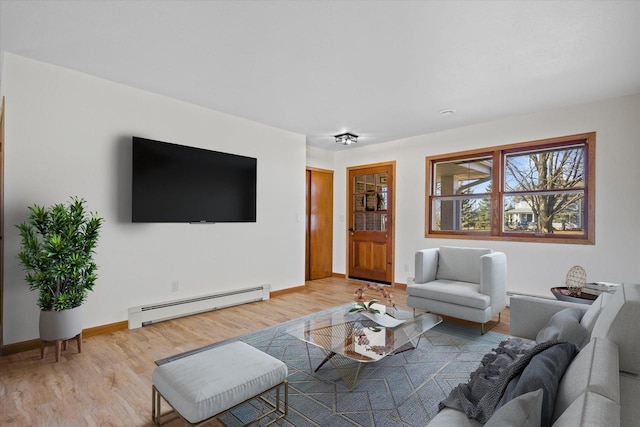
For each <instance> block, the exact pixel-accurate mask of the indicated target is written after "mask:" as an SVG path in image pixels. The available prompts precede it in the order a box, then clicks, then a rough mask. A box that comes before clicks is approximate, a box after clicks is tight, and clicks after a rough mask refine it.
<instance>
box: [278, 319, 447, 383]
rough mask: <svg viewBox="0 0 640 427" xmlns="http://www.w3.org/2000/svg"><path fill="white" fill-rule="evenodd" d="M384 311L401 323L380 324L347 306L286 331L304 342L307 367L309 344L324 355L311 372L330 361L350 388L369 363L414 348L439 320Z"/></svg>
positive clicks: (297, 324)
mask: <svg viewBox="0 0 640 427" xmlns="http://www.w3.org/2000/svg"><path fill="white" fill-rule="evenodd" d="M387 313H388V314H387V316H391V317H393V318H395V319H398V320H401V321H402V323H401V324H399V325H398V326H395V327H392V328H391V327H383V326H380V325H379V324H378V323H377V322H375V321H373V320H371V319H369V318H367V317H365V315H364V314H360V313H349V312H348V308H347V309H344V310H338V311H336V312H334V313H330V314H327V315H323V316H319V317H316V318H313V319H310V320H304V321H300V322H299V323H296V324H294V325H293V326H292V327H290V328H289V329H287V333H288V334H290V335H292V336H294V337H296V338H298V339H300V340H302V341H304V342H305V343H307V356H309V366H311V357H310V355H309V344H311V345H313V346H315V347H318V348H319V349H320V350H322V352H323V353H324V355H325V358H324V360H323V361H322V362H321V363H320V364H319V365H318V366H317V367H316V368H315V370H314V372H316V371H318V369H320V368H321V367H322V366H323V365H324V364H325V363H327V362H331V364H332V365H333V366H334V368H335V369H336V371H337V372H338V373H339V374H340V377H342V379H343V380H344V382H345V384H347V386H348V387H349V388H353V387H354V386H355V384H356V382H357V381H358V378H359V377H360V374H361V373H362V370H363V368H364V367H365V366H366V365H367V364H368V363H373V362H377V361H378V360H380V359H382V358H384V357H386V356H389V355H391V354H396V353H400V352H403V351H406V350H411V349H413V348H415V347H417V346H418V343H419V342H420V337H421V336H422V334H424V333H425V332H427V331H428V330H429V329H431V328H433V327H434V326H436V325H437V324H439V323H440V322H442V318H441V317H440V316H436V315H434V314H429V313H422V314H418V315H416V316H414V315H413V313H410V312H407V311H400V310H388V311H387ZM312 369H313V368H312Z"/></svg>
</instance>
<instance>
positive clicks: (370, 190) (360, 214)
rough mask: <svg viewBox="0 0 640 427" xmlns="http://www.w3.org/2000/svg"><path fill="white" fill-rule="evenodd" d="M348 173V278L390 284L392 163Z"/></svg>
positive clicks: (392, 251)
mask: <svg viewBox="0 0 640 427" xmlns="http://www.w3.org/2000/svg"><path fill="white" fill-rule="evenodd" d="M348 171H349V174H348V175H349V178H348V198H349V206H348V209H349V211H348V213H349V224H348V235H349V240H348V255H349V256H348V263H349V274H348V276H349V277H350V278H354V279H364V280H370V281H374V282H380V283H387V284H391V283H392V281H393V253H394V248H393V242H394V238H393V235H394V226H393V206H394V204H393V188H394V185H393V182H394V171H395V163H385V164H376V165H371V166H365V167H357V168H349V170H348Z"/></svg>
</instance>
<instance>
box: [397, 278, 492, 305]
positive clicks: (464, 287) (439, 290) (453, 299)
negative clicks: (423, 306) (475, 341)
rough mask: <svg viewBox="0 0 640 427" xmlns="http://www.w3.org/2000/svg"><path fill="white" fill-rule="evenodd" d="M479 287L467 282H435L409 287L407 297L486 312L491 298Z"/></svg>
mask: <svg viewBox="0 0 640 427" xmlns="http://www.w3.org/2000/svg"><path fill="white" fill-rule="evenodd" d="M479 287H480V285H478V284H473V283H467V282H455V281H452V280H434V281H433V282H429V283H419V284H414V285H409V286H407V295H411V296H416V297H420V298H426V299H430V300H435V301H443V302H447V303H450V304H456V305H462V306H466V307H473V308H478V309H481V310H484V309H486V308H487V307H489V305H490V304H491V298H490V297H489V296H488V295H485V294H481V293H480V292H479Z"/></svg>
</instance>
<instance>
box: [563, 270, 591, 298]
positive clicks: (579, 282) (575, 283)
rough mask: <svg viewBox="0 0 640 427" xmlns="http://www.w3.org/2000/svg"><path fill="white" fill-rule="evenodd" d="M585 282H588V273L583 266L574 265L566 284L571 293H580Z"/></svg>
mask: <svg viewBox="0 0 640 427" xmlns="http://www.w3.org/2000/svg"><path fill="white" fill-rule="evenodd" d="M585 283H587V273H586V271H585V270H584V268H582V266H579V265H574V266H573V267H571V268H570V269H569V271H568V272H567V278H566V285H567V289H569V292H571V295H574V296H575V295H577V294H579V293H580V291H581V290H582V288H583V287H584V285H585Z"/></svg>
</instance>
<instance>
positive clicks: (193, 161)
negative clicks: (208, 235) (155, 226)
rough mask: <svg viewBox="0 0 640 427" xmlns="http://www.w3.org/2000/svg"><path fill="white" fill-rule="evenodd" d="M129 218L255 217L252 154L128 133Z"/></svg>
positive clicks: (198, 219)
mask: <svg viewBox="0 0 640 427" xmlns="http://www.w3.org/2000/svg"><path fill="white" fill-rule="evenodd" d="M132 169H133V171H132V172H133V173H132V175H133V177H132V201H131V205H132V209H131V219H132V222H189V223H216V222H256V176H257V173H256V171H257V159H255V158H253V157H245V156H239V155H236V154H229V153H221V152H218V151H211V150H205V149H202V148H195V147H187V146H184V145H178V144H171V143H168V142H161V141H154V140H151V139H145V138H139V137H136V136H134V137H133V168H132Z"/></svg>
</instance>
